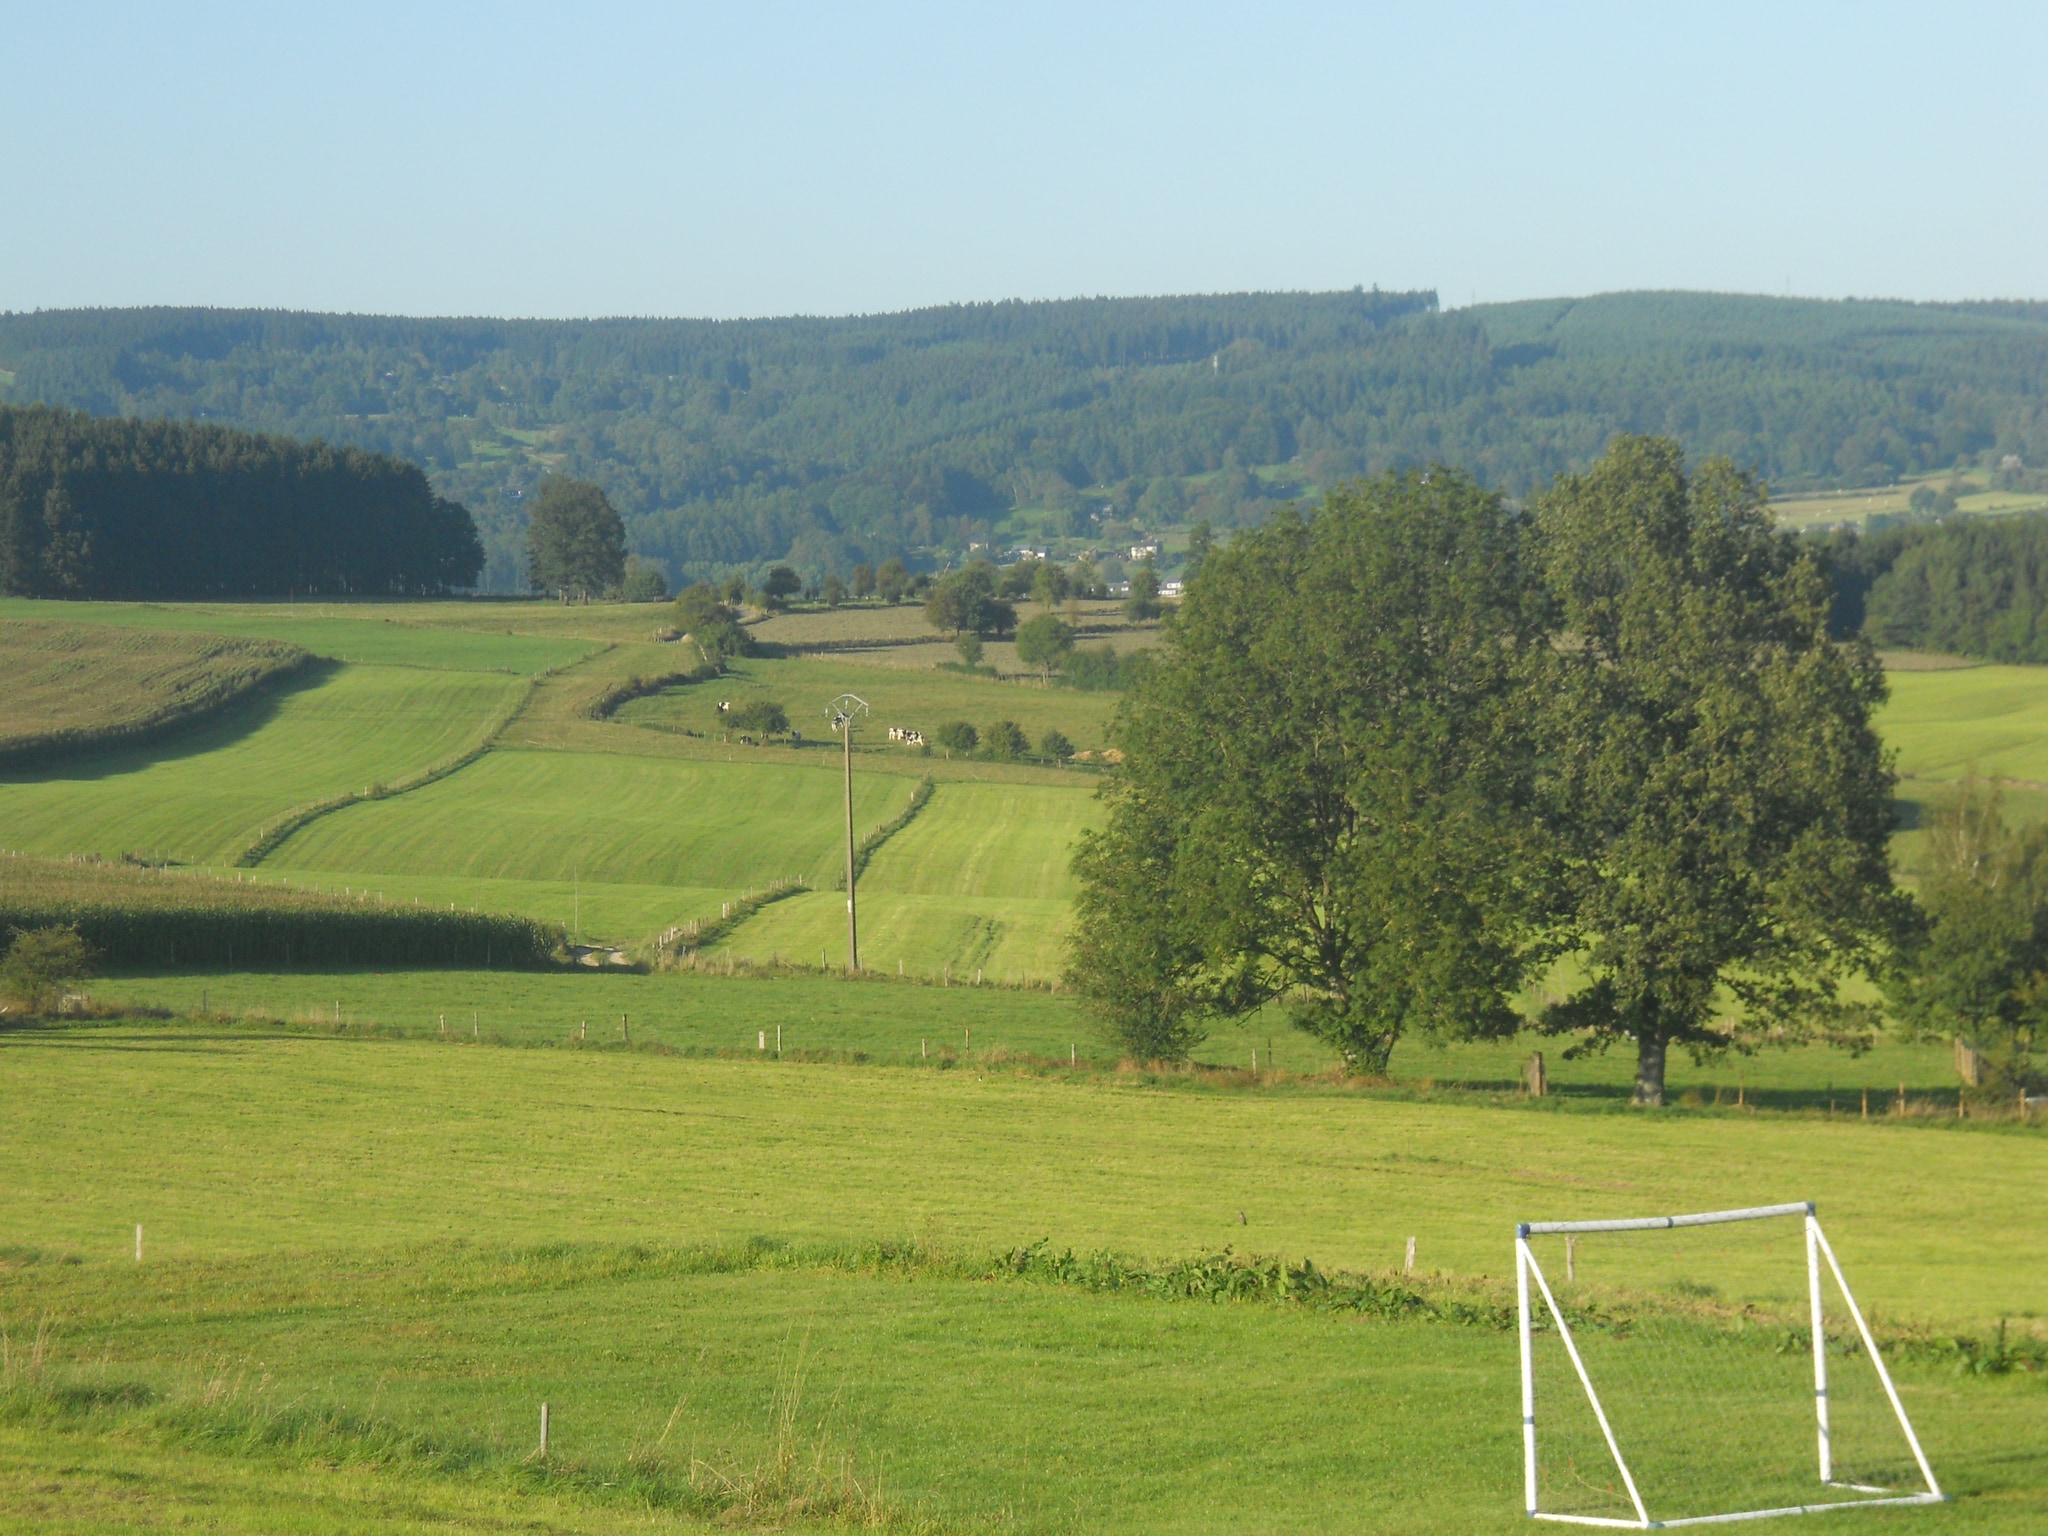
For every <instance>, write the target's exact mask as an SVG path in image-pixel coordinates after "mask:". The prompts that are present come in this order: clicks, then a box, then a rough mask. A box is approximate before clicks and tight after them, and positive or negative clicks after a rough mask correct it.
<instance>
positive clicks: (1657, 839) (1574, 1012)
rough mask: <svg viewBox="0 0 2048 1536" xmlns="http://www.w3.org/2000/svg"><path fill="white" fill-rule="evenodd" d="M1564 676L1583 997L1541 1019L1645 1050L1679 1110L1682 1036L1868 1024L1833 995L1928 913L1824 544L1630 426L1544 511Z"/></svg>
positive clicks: (1646, 1087)
mask: <svg viewBox="0 0 2048 1536" xmlns="http://www.w3.org/2000/svg"><path fill="white" fill-rule="evenodd" d="M1532 547H1533V563H1534V565H1535V566H1536V568H1537V569H1538V570H1539V571H1540V572H1541V574H1542V576H1543V578H1544V581H1545V585H1546V588H1547V590H1548V592H1549V593H1550V595H1551V598H1552V600H1553V602H1554V604H1555V609H1554V619H1553V621H1554V623H1555V624H1556V626H1557V631H1558V643H1557V646H1556V650H1557V669H1556V670H1557V676H1556V680H1555V683H1554V686H1553V687H1552V688H1551V689H1550V690H1549V691H1548V692H1547V693H1546V695H1545V696H1544V697H1543V699H1542V700H1541V707H1540V709H1537V710H1535V711H1534V716H1535V718H1536V719H1537V720H1539V721H1540V722H1541V723H1542V725H1543V727H1544V737H1545V741H1544V748H1545V753H1546V762H1547V763H1549V764H1550V765H1551V770H1552V773H1553V775H1554V777H1553V778H1552V780H1551V784H1550V789H1551V794H1550V797H1549V803H1550V808H1551V814H1552V820H1553V824H1554V825H1556V826H1558V827H1560V828H1562V829H1564V835H1565V843H1566V846H1567V853H1568V860H1567V862H1568V868H1569V877H1568V878H1569V886H1570V890H1571V895H1570V898H1569V906H1570V923H1571V926H1572V929H1573V932H1574V936H1575V942H1576V943H1577V944H1578V945H1579V946H1580V953H1581V959H1582V969H1583V976H1584V984H1583V985H1581V986H1580V987H1579V988H1578V989H1577V990H1576V991H1575V992H1574V993H1573V994H1572V995H1570V996H1569V997H1567V998H1565V999H1564V1000H1562V1001H1561V1002H1558V1003H1556V1004H1554V1005H1552V1006H1551V1007H1549V1008H1548V1009H1547V1010H1545V1012H1544V1014H1543V1019H1542V1022H1543V1024H1544V1026H1545V1027H1546V1028H1548V1029H1551V1030H1554V1031H1557V1032H1559V1033H1571V1034H1574V1035H1577V1036H1578V1037H1579V1043H1578V1044H1577V1045H1575V1046H1574V1047H1573V1049H1574V1050H1580V1049H1585V1048H1587V1047H1589V1046H1590V1047H1592V1048H1601V1047H1604V1046H1605V1045H1607V1044H1609V1043H1611V1042H1615V1041H1626V1042H1628V1043H1630V1044H1632V1045H1633V1046H1634V1048H1635V1052H1636V1083H1635V1097H1636V1100H1637V1101H1638V1102H1639V1103H1649V1104H1656V1103H1661V1102H1662V1101H1663V1095H1664V1075H1665V1063H1666V1059H1667V1056H1668V1053H1669V1050H1670V1047H1672V1046H1673V1045H1679V1046H1683V1047H1688V1048H1691V1049H1693V1050H1695V1051H1697V1052H1701V1053H1706V1054H1711V1053H1713V1052H1716V1051H1719V1050H1723V1049H1726V1048H1728V1047H1730V1046H1733V1047H1736V1048H1749V1047H1752V1046H1753V1045H1754V1044H1755V1043H1756V1042H1757V1041H1758V1040H1759V1039H1762V1038H1766V1037H1769V1038H1775V1039H1777V1040H1780V1041H1784V1040H1790V1039H1797V1038H1812V1037H1815V1036H1819V1037H1822V1038H1829V1039H1833V1040H1836V1041H1838V1042H1843V1043H1849V1044H1852V1045H1853V1044H1854V1043H1856V1042H1857V1041H1858V1040H1860V1039H1862V1038H1865V1037H1866V1036H1867V1034H1868V1031H1869V1030H1870V1028H1871V1027H1872V1026H1873V1025H1874V1023H1875V1015H1874V1011H1873V1010H1871V1009H1870V1008H1868V1007H1866V1006H1862V1005H1858V1004H1854V1003H1852V1002H1848V1001H1845V1000H1844V998H1843V996H1842V993H1841V983H1842V982H1843V981H1844V980H1845V979H1846V978H1847V977H1849V976H1850V975H1852V974H1855V973H1858V972H1864V971H1868V970H1870V969H1872V968H1874V967H1876V966H1878V965H1879V964H1881V963H1882V961H1883V960H1884V958H1885V956H1886V955H1887V954H1888V952H1889V950H1890V948H1891V946H1892V945H1893V944H1894V943H1895V942H1896V941H1897V939H1898V938H1899V936H1900V935H1901V934H1902V933H1903V932H1904V931H1905V925H1906V924H1908V923H1909V922H1910V920H1911V918H1910V908H1909V906H1908V904H1907V902H1906V900H1905V898H1903V897H1902V896H1901V895H1900V894H1899V893H1898V892H1897V891H1896V889H1895V888H1894V887H1893V885H1892V881H1891V873H1890V865H1889V860H1888V852H1887V838H1888V836H1889V834H1890V832H1891V829H1892V806H1891V793H1892V784H1893V775H1892V772H1891V768H1890V765H1889V761H1888V759H1887V756H1886V753H1885V751H1884V749H1883V747H1882V746H1881V744H1880V743H1879V741H1878V738H1877V735H1876V732H1875V731H1874V730H1873V729H1872V726H1871V715H1872V712H1873V711H1874V710H1875V709H1876V708H1877V706H1878V705H1879V704H1880V703H1881V702H1882V701H1883V699H1884V697H1885V684H1884V674H1883V670H1882V668H1881V667H1880V666H1879V664H1878V662H1877V660H1876V658H1875V656H1874V655H1873V653H1872V652H1871V651H1870V649H1869V647H1868V646H1867V645H1866V644H1864V643H1863V642H1861V641H1860V640H1859V641H1852V642H1836V641H1833V640H1831V639H1830V638H1829V634H1828V617H1829V607H1830V593H1829V589H1828V586H1827V583H1826V581H1825V580H1824V578H1823V577H1822V575H1821V572H1820V570H1819V569H1818V568H1817V566H1816V564H1815V562H1814V560H1813V558H1812V556H1811V554H1810V553H1809V552H1807V551H1804V550H1802V549H1801V548H1800V547H1799V546H1798V545H1797V543H1796V542H1795V541H1793V540H1792V539H1791V538H1789V537H1787V536H1784V535H1781V534H1779V533H1777V532H1776V531H1775V529H1774V527H1773V525H1772V520H1771V515H1770V512H1769V509H1768V507H1767V505H1766V502H1765V496H1764V492H1763V489H1762V487H1761V486H1760V485H1759V484H1758V483H1757V482H1756V480H1755V479H1754V478H1753V477H1751V476H1749V475H1747V474H1744V473H1741V472H1739V471H1738V470H1736V469H1735V468H1734V467H1733V466H1732V465H1730V464H1728V463H1727V462H1726V461H1709V462H1707V463H1705V464H1703V465H1701V466H1699V467H1698V468H1697V469H1696V470H1695V471H1694V472H1692V473H1688V471H1687V466H1686V464H1685V460H1684V455H1683V453H1682V452H1681V450H1680V449H1679V447H1678V445H1677V444H1676V443H1674V442H1671V441H1670V440H1668V439H1663V438H1645V437H1623V438H1617V439H1616V440H1615V442H1614V443H1613V444H1612V445H1611V447H1610V448H1609V450H1608V452H1607V453H1606V454H1605V456H1604V457H1602V458H1601V459H1600V460H1599V461H1598V462H1597V463H1596V464H1594V465H1593V466H1592V468H1591V469H1589V470H1588V471H1587V472H1586V473H1584V474H1580V475H1567V476H1563V477H1560V478H1559V480H1558V481H1557V483H1556V485H1555V487H1554V488H1553V489H1552V490H1551V491H1550V492H1548V493H1547V494H1546V495H1545V496H1543V497H1542V498H1541V499H1540V500H1539V502H1538V503H1537V506H1536V511H1535V517H1534V521H1533V539H1532Z"/></svg>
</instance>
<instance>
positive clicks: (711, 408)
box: [0, 290, 2048, 589]
mask: <svg viewBox="0 0 2048 1536" xmlns="http://www.w3.org/2000/svg"><path fill="white" fill-rule="evenodd" d="M0 399H6V400H9V401H12V402H16V403H21V402H27V401H44V402H49V403H53V404H62V405H69V406H73V407H77V408H80V409H83V410H87V411H90V412H93V413H94V414H96V415H120V414H127V415H138V416H144V417H155V416H168V417H189V418H203V419H206V420H209V421H215V422H220V423H226V424H233V425H237V426H241V427H245V428H251V429H257V430H262V431H266V432H286V433H291V434H293V435H295V436H299V437H306V438H323V439H326V440H328V441H331V442H335V443H339V444H346V445H350V446H352V447H357V448H363V449H369V450H374V451H377V452H381V453H386V454H391V455H394V456H396V457H399V458H403V459H406V460H410V461H411V462H412V463H414V464H417V465H419V466H421V467H422V468H423V469H424V470H425V471H426V472H427V473H428V475H429V476H430V477H431V479H432V482H433V485H434V488H435V490H436V491H438V492H439V494H440V495H442V496H444V497H448V498H451V499H455V500H460V501H462V502H463V503H465V504H467V505H468V506H470V507H471V508H472V509H474V511H475V512H476V514H477V519H478V522H479V525H480V527H481V530H482V533H483V539H484V544H485V548H486V556H487V565H486V569H485V573H484V578H483V579H484V584H485V585H487V586H490V587H495V588H498V589H511V588H516V587H518V586H520V585H522V584H523V574H522V572H521V569H520V565H519V546H520V538H521V532H522V529H523V527H524V504H525V502H526V499H527V498H528V497H529V496H530V495H531V494H532V492H533V490H534V488H535V486H536V485H537V484H538V482H539V480H540V479H541V477H543V476H544V475H546V474H548V473H551V472H557V471H559V472H563V473H568V474H572V475H575V476H578V477H582V478H587V479H590V480H593V481H595V482H596V483H597V484H599V485H600V486H602V487H603V488H604V490H605V492H606V493H607V495H608V496H609V497H610V499H611V500H612V502H613V504H614V505H616V506H617V507H618V509H619V511H620V513H621V514H622V516H623V517H624V520H625V524H626V529H627V533H628V537H629V541H630V543H631V545H632V547H633V548H634V549H635V550H636V551H637V552H639V553H640V554H641V555H643V556H645V557H647V558H650V559H652V560H655V561H657V562H659V563H661V564H662V565H664V566H665V567H666V568H667V571H668V574H669V576H670V578H671V580H674V581H680V580H683V579H686V578H691V577H695V576H703V575H715V574H723V573H727V572H732V571H736V570H747V569H758V567H759V566H760V565H761V564H762V563H764V562H767V561H772V560H781V559H790V560H792V561H793V562H794V563H795V564H796V565H797V566H798V567H799V568H800V569H802V570H804V571H805V572H806V574H808V575H817V574H821V573H822V572H824V571H825V570H828V569H838V570H841V571H844V570H849V569H851V568H852V566H853V565H854V564H855V563H856V562H859V561H866V562H869V563H874V562H877V561H879V560H881V559H884V558H887V557H889V556H892V555H911V556H916V555H919V554H923V555H925V556H927V557H930V556H946V555H950V554H953V553H957V552H958V551H960V550H961V549H963V548H964V546H966V545H967V544H969V543H972V542H974V541H976V540H980V539H986V538H989V537H991V536H992V535H996V534H1001V535H1003V536H1007V537H1012V538H1016V539H1020V540H1021V539H1026V538H1043V539H1053V538H1058V537H1060V536H1068V537H1074V538H1080V539H1084V540H1085V539H1092V538H1094V537H1095V536H1096V533H1097V531H1098V530H1099V528H1100V526H1101V524H1102V522H1103V521H1105V520H1108V521H1111V522H1115V523H1122V524H1133V525H1140V526H1144V527H1148V528H1155V529H1156V528H1159V527H1168V526H1172V525H1174V524H1176V523H1184V522H1187V521H1192V520H1194V519H1196V518H1207V519H1209V520H1210V521H1211V522H1212V523H1213V524H1214V525H1215V526H1217V527H1219V528H1221V527H1229V526H1233V525H1244V524H1248V523H1251V522H1254V521H1256V520H1258V519H1259V518H1261V517H1262V516H1263V515H1264V513H1265V512H1266V511H1267V510H1269V509H1270V508H1271V507H1272V506H1273V505H1275V504H1276V503H1277V502H1278V501H1280V500H1283V499H1285V498H1287V497H1289V496H1290V495H1295V494H1299V493H1302V492H1305V491H1310V490H1313V489H1315V488H1317V487H1319V486H1323V485H1328V484H1330V483H1332V482H1333V481H1335V480H1337V479H1339V478H1341V477H1344V476H1347V475H1352V474H1357V473H1362V472H1368V471H1376V470H1379V469H1383V468H1387V467H1392V466H1399V465H1404V464H1414V463H1420V462H1425V461H1428V460H1444V461H1448V462H1450V463H1454V464H1458V465H1461V466H1463V467H1465V468H1467V469H1469V470H1470V471H1471V472H1472V473H1474V474H1475V475H1477V476H1478V477H1479V478H1480V479H1481V480H1482V481H1483V482H1484V483H1486V484H1488V485H1491V486H1494V487H1496V488H1499V489H1502V490H1505V491H1507V492H1509V493H1510V494H1514V495H1525V494H1527V493H1529V492H1530V491H1532V490H1535V489H1537V488H1539V487H1541V486H1543V485H1546V484H1548V483H1549V481H1550V480H1551V479H1552V478H1553V477H1554V476H1555V475H1556V474H1557V473H1558V472H1559V471H1561V470H1565V469H1570V468H1576V467H1581V466H1583V465H1585V464H1588V463H1590V462H1591V461H1592V460H1593V458H1594V457H1596V456H1597V454H1598V453H1599V452H1600V450H1601V449H1602V447H1603V446H1604V445H1605V444H1606V442H1607V441H1608V440H1609V439H1610V438H1611V437H1612V436H1613V434H1614V433H1616V432H1617V431H1636V432H1656V433H1665V434H1669V435H1671V436H1673V437H1675V438H1677V439H1678V440H1679V441H1680V442H1682V443H1683V444H1684V445H1685V447H1686V448H1687V450H1688V451H1689V452H1690V453H1692V454H1693V455H1695V456H1700V455H1707V454H1716V453H1725V454H1728V455H1730V456H1732V457H1733V458H1734V459H1735V460H1736V461H1737V462H1738V463H1740V464H1743V465H1745V466H1751V467H1754V468H1756V469H1758V470H1760V471H1761V472H1762V474H1763V475H1764V476H1765V478H1766V479H1767V480H1768V481H1769V482H1770V483H1771V484H1772V485H1773V487H1774V488H1777V489H1781V490H1782V489H1786V488H1802V487H1816V486H1836V485H1864V484H1879V483H1887V482H1889V481H1891V480H1893V479H1895V478H1896V477H1898V476H1900V475H1907V474H1913V473H1924V472H1926V471H1929V470H1934V469H1940V468H1945V467H1947V466H1949V465H1951V464H1953V463H1955V462H1956V461H1957V460H1958V459H1959V458H1968V457H1973V456H1981V455H1983V454H1985V453H1989V452H1994V451H1995V452H1997V453H2000V454H2008V453H2009V454H2016V455H2019V456H2020V457H2021V458H2022V459H2023V460H2024V461H2025V462H2026V463H2028V464H2029V465H2040V464H2043V463H2048V308H2044V306H2042V305H2038V304H2028V303H2007V304H1964V305H1925V304H1903V303H1891V302H1877V301H1868V302H1866V301H1845V302H1822V301H1811V300H1795V299H1768V298H1756V297H1741V296H1725V295H1704V294H1684V293H1635V294H1614V295H1607V296H1603V297H1598V298H1590V299H1579V300H1570V299H1564V300H1556V301H1532V302H1526V303H1516V304H1505V305H1482V306H1478V307H1474V308H1469V309H1463V310H1456V311H1451V312H1443V311H1441V310H1440V309H1439V308H1438V304H1437V299H1436V295H1434V294H1433V293H1428V292H1415V293H1385V292H1379V291H1377V290H1369V291H1352V292H1342V293H1318V294H1237V295H1222V296H1206V297H1184V298H1159V299H1085V300H1071V301H1060V302H1046V303H998V304H978V305H957V306H949V307H944V308H936V309H928V310H921V311H915V312H911V313H906V314H897V315H877V316H855V317H849V318H843V319H811V318H791V319H778V320H736V321H716V322H714V321H686V320H595V321H508V320H483V319H471V320H463V319H457V320H413V319H392V318H379V317H374V316H339V315H316V314H292V313H282V312H268V311H231V310H202V309H189V310H179V309H137V310H97V311H68V312H47V313H36V314H10V315H4V316H0ZM407 579H411V578H410V573H409V572H408V575H407Z"/></svg>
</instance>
